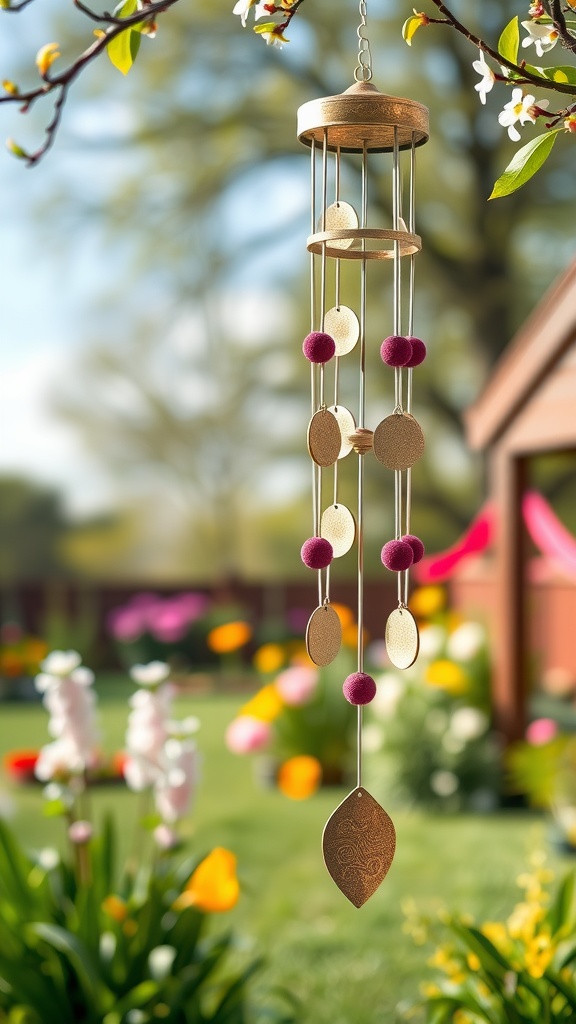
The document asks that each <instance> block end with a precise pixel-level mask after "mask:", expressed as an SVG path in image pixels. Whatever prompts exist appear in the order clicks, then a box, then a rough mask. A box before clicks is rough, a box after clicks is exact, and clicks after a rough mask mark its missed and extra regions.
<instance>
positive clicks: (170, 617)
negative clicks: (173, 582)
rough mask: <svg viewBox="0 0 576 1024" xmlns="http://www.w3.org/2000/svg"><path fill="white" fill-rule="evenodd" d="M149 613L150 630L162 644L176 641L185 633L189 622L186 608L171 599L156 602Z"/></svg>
mask: <svg viewBox="0 0 576 1024" xmlns="http://www.w3.org/2000/svg"><path fill="white" fill-rule="evenodd" d="M151 611H152V614H151V615H149V617H148V621H149V624H150V632H151V633H152V636H154V637H155V638H156V639H157V640H160V641H161V643H164V644H173V643H177V641H178V640H181V639H182V637H184V636H185V635H186V631H187V629H188V624H189V622H190V619H189V616H188V614H187V611H186V608H185V607H182V606H181V605H180V604H178V603H176V602H172V601H166V602H165V603H164V604H162V605H161V604H158V605H156V607H155V608H154V609H151Z"/></svg>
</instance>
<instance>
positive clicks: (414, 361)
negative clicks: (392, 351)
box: [404, 337, 426, 370]
mask: <svg viewBox="0 0 576 1024" xmlns="http://www.w3.org/2000/svg"><path fill="white" fill-rule="evenodd" d="M408 341H409V342H410V344H411V345H412V356H411V357H410V359H409V360H408V362H407V363H404V366H407V367H408V369H409V370H411V369H412V367H414V366H420V363H423V362H424V360H425V359H426V345H425V344H424V342H423V341H421V340H420V338H412V337H410V338H408Z"/></svg>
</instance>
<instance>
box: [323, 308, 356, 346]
mask: <svg viewBox="0 0 576 1024" xmlns="http://www.w3.org/2000/svg"><path fill="white" fill-rule="evenodd" d="M324 330H325V331H326V334H329V335H330V336H331V337H332V338H334V341H335V343H336V355H337V356H346V355H348V353H349V352H351V351H352V349H353V348H354V346H355V344H356V342H357V341H358V338H359V337H360V324H359V322H358V317H357V316H356V313H355V312H354V310H353V309H350V307H349V306H332V309H329V310H328V312H327V313H326V316H325V317H324Z"/></svg>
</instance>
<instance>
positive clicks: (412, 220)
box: [404, 132, 416, 605]
mask: <svg viewBox="0 0 576 1024" xmlns="http://www.w3.org/2000/svg"><path fill="white" fill-rule="evenodd" d="M415 172H416V147H415V145H414V132H412V142H411V146H410V191H409V221H408V230H409V231H410V233H411V234H415V232H416V174H415ZM415 273H416V255H415V253H411V255H410V280H409V286H408V335H409V336H410V337H411V336H412V335H413V334H414V281H415ZM413 373H414V371H413V370H408V373H407V376H408V381H407V384H406V412H409V413H411V412H412V375H413ZM411 518H412V469H407V470H406V533H410V532H411V531H410V521H411ZM409 584H410V570H409V569H406V572H405V573H404V604H405V605H407V604H408V588H409Z"/></svg>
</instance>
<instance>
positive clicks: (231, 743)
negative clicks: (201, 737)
mask: <svg viewBox="0 0 576 1024" xmlns="http://www.w3.org/2000/svg"><path fill="white" fill-rule="evenodd" d="M271 736H272V729H271V728H270V724H269V723H268V722H261V721H260V720H259V719H258V718H253V717H252V715H240V716H239V718H235V719H234V721H233V722H231V723H230V725H229V726H228V728H227V729H226V737H225V739H226V746H227V747H228V750H231V751H232V753H233V754H251V753H253V752H254V751H255V750H262V749H263V747H265V746H266V745H267V744H268V743H269V741H270V738H271Z"/></svg>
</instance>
